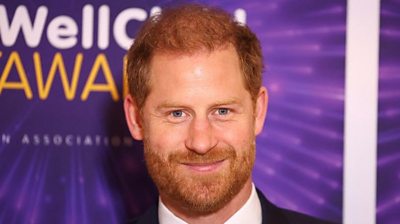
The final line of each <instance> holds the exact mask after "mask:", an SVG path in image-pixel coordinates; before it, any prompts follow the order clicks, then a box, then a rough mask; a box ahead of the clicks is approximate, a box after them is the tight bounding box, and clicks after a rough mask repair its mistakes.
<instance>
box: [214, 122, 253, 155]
mask: <svg viewBox="0 0 400 224" xmlns="http://www.w3.org/2000/svg"><path fill="white" fill-rule="evenodd" d="M217 133H219V135H218V138H219V139H220V140H221V141H223V142H224V143H225V144H228V145H231V146H233V147H234V148H237V149H242V148H247V147H248V144H249V142H252V141H253V140H254V125H252V124H251V122H240V123H235V124H230V125H226V126H225V127H223V128H220V130H218V131H217Z"/></svg>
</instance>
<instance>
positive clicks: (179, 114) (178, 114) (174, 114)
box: [171, 110, 183, 117]
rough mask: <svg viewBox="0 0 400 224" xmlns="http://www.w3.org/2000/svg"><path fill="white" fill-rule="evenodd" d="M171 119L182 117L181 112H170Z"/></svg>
mask: <svg viewBox="0 0 400 224" xmlns="http://www.w3.org/2000/svg"><path fill="white" fill-rule="evenodd" d="M171 115H172V116H173V117H183V112H182V111H181V110H175V111H172V112H171Z"/></svg>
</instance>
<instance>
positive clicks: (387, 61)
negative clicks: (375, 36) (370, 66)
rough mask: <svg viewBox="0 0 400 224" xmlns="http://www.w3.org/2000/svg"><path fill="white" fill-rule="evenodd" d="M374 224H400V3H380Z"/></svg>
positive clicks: (384, 0) (392, 0)
mask: <svg viewBox="0 0 400 224" xmlns="http://www.w3.org/2000/svg"><path fill="white" fill-rule="evenodd" d="M380 27H381V33H380V66H379V105H378V107H379V110H378V111H379V118H378V172H377V174H378V176H377V209H376V210H377V211H376V213H377V220H376V221H377V223H378V224H381V223H382V224H396V223H399V222H400V212H399V211H400V2H399V1H395V0H383V1H381V20H380Z"/></svg>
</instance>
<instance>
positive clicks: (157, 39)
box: [124, 5, 325, 224]
mask: <svg viewBox="0 0 400 224" xmlns="http://www.w3.org/2000/svg"><path fill="white" fill-rule="evenodd" d="M262 68H263V62H262V55H261V48H260V43H259V41H258V39H257V37H256V36H255V35H254V34H253V33H252V32H251V31H250V30H249V28H248V27H247V26H244V25H242V24H239V23H237V22H235V21H234V20H233V19H232V17H231V16H230V15H229V14H227V13H225V12H223V11H221V10H219V9H215V8H210V7H204V6H199V5H186V6H181V7H177V8H171V9H166V10H164V11H163V12H162V13H161V14H160V15H157V16H155V17H153V18H151V19H149V20H148V21H146V22H145V24H144V26H143V27H142V29H141V30H140V32H139V34H138V36H137V37H136V40H135V43H134V44H133V45H132V47H131V48H130V50H129V52H128V66H127V72H128V80H129V88H130V95H128V96H127V97H126V99H125V102H124V108H125V114H126V119H127V123H128V126H129V130H130V132H131V134H132V136H133V138H134V139H136V140H143V142H144V156H145V161H146V165H147V168H148V171H149V173H150V175H151V177H152V179H153V180H154V182H155V184H156V186H157V188H158V191H159V203H158V205H157V206H155V207H153V208H152V209H150V210H149V211H148V212H147V213H146V214H145V215H144V216H142V217H140V218H139V219H138V220H137V222H138V223H269V224H279V223H307V224H312V223H325V222H322V221H319V220H316V219H314V218H311V217H309V216H305V215H301V214H298V213H294V212H290V211H287V210H283V209H280V208H277V207H275V206H274V205H272V204H271V203H270V202H268V201H267V200H266V199H265V197H264V196H263V195H262V193H261V192H259V191H257V190H256V189H255V187H254V184H253V182H252V178H251V171H252V168H253V165H254V160H255V136H256V135H257V134H259V133H260V132H261V130H262V128H263V124H264V119H265V115H266V110H267V102H268V96H267V90H266V88H265V87H263V86H262V78H261V73H262Z"/></svg>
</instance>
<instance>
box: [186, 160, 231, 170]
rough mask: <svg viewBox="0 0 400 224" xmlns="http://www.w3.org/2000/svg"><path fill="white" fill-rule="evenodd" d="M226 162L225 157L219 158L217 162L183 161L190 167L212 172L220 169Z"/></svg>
mask: <svg viewBox="0 0 400 224" xmlns="http://www.w3.org/2000/svg"><path fill="white" fill-rule="evenodd" d="M224 162H225V159H222V160H218V161H215V162H201V163H199V162H194V163H192V162H184V163H182V164H183V165H184V166H186V167H187V168H188V169H190V170H193V171H196V172H212V171H215V170H217V169H219V168H220V167H221V166H222V165H223V164H224Z"/></svg>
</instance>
